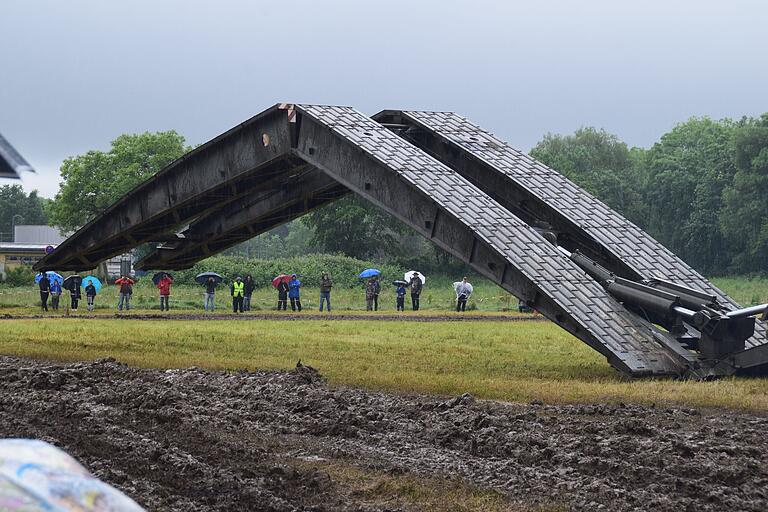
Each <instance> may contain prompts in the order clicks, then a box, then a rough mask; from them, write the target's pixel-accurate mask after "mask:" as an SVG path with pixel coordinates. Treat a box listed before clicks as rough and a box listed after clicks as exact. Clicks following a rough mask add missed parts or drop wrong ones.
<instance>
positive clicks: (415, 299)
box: [408, 272, 424, 311]
mask: <svg viewBox="0 0 768 512" xmlns="http://www.w3.org/2000/svg"><path fill="white" fill-rule="evenodd" d="M408 285H409V286H410V288H411V306H412V307H413V310H414V311H418V310H419V295H421V289H422V288H423V286H424V285H423V283H422V282H421V276H420V275H419V273H418V272H414V273H413V277H411V281H410V282H409V283H408Z"/></svg>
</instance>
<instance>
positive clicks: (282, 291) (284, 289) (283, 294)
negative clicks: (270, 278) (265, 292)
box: [277, 281, 288, 300]
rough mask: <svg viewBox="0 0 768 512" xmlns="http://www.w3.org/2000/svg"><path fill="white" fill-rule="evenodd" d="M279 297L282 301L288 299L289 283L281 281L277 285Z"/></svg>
mask: <svg viewBox="0 0 768 512" xmlns="http://www.w3.org/2000/svg"><path fill="white" fill-rule="evenodd" d="M277 297H278V298H279V299H280V300H285V299H287V298H288V283H286V282H285V281H280V282H279V283H278V285H277Z"/></svg>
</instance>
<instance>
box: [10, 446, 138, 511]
mask: <svg viewBox="0 0 768 512" xmlns="http://www.w3.org/2000/svg"><path fill="white" fill-rule="evenodd" d="M0 510H3V511H8V512H22V511H23V512H38V511H41V512H42V511H54V512H70V511H78V512H107V511H110V512H111V511H121V512H140V511H143V510H144V509H142V508H141V507H140V506H139V505H138V504H137V503H136V502H135V501H133V500H132V499H131V498H129V497H128V496H126V495H125V494H123V493H121V492H120V491H118V490H117V489H115V488H114V487H112V486H110V485H108V484H106V483H104V482H102V481H101V480H99V479H98V478H95V477H94V476H93V475H91V474H90V473H88V471H87V470H86V469H85V468H84V467H83V466H81V465H80V464H79V463H78V462H77V461H76V460H75V459H73V458H72V457H70V456H69V455H67V454H66V453H64V452H63V451H61V450H59V449H58V448H56V447H54V446H52V445H50V444H48V443H45V442H43V441H36V440H33V439H3V440H0Z"/></svg>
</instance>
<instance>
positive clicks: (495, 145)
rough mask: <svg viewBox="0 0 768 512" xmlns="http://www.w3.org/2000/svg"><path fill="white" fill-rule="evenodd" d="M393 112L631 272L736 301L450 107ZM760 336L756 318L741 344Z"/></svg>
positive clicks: (754, 341) (621, 219) (562, 178)
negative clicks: (551, 213)
mask: <svg viewBox="0 0 768 512" xmlns="http://www.w3.org/2000/svg"><path fill="white" fill-rule="evenodd" d="M398 112H399V113H401V114H402V115H403V116H405V117H406V118H408V119H409V120H411V121H413V122H414V123H416V124H417V125H418V126H419V127H421V128H423V129H426V130H429V131H431V132H432V133H434V134H435V135H437V136H439V137H441V138H442V139H443V140H444V141H446V142H448V143H450V144H453V145H454V146H455V147H456V148H459V149H460V150H462V151H465V152H466V153H468V154H470V155H471V156H473V157H474V158H476V159H478V160H479V161H481V162H483V163H484V164H486V165H487V166H489V167H491V168H493V169H495V170H497V171H498V172H499V173H502V174H503V175H504V176H506V177H507V178H508V179H509V180H510V181H511V182H513V183H514V184H516V185H518V186H520V187H522V188H524V189H525V190H526V191H528V193H530V195H531V196H533V197H535V198H537V199H539V200H540V201H542V202H544V203H545V204H546V205H547V206H549V207H550V208H552V209H553V210H555V211H556V212H557V214H559V215H561V216H562V217H563V218H564V219H566V220H567V221H568V222H570V223H571V224H572V225H573V226H574V227H575V228H577V229H579V230H582V231H583V232H584V233H586V234H587V236H589V237H591V238H592V239H593V240H594V241H595V242H596V243H597V244H599V245H600V246H602V247H603V248H604V249H605V250H607V251H609V252H610V253H612V254H613V255H614V256H615V257H616V258H617V259H619V260H621V261H622V262H623V263H624V264H626V265H627V266H629V267H630V268H631V269H633V270H634V271H635V272H636V273H637V275H639V276H642V277H643V278H646V279H649V278H662V279H667V280H670V281H674V282H675V283H678V284H682V285H684V286H688V287H690V288H694V289H697V290H701V291H703V292H706V293H708V294H713V295H716V296H717V297H718V299H719V301H720V302H721V303H724V304H730V305H732V306H733V307H734V308H739V307H740V306H739V305H738V304H737V303H736V302H735V301H734V300H733V299H731V298H730V297H729V296H728V295H726V294H725V293H724V292H723V291H721V290H720V289H718V288H717V287H716V286H714V285H713V284H712V283H710V282H709V281H707V279H705V278H704V277H703V276H702V275H701V274H699V273H698V272H696V271H695V270H694V269H693V268H691V267H690V266H689V265H688V264H686V263H685V262H684V261H683V260H681V259H680V258H678V257H677V256H676V255H675V254H673V253H672V252H671V251H670V250H669V249H667V248H666V247H664V246H663V245H662V244H660V243H659V242H657V241H656V240H654V239H653V238H652V237H651V236H650V235H648V234H647V233H645V232H644V231H643V230H641V229H640V228H638V227H637V226H636V225H634V224H633V223H631V222H630V221H628V220H627V219H625V218H624V217H622V216H621V215H620V214H619V213H617V212H615V211H614V210H612V209H611V208H609V207H608V206H607V205H605V204H604V203H603V202H602V201H600V200H598V199H597V198H595V197H594V196H592V195H591V194H589V193H588V192H586V191H585V190H583V189H582V188H580V187H578V186H577V185H575V184H574V183H573V182H572V181H570V180H569V179H567V178H566V177H565V176H563V175H562V174H560V173H558V172H557V171H555V170H553V169H551V168H549V167H547V166H546V165H544V164H542V163H541V162H539V161H537V160H535V159H533V158H532V157H530V156H528V155H526V154H525V153H523V152H521V151H518V150H516V149H514V148H512V147H511V146H509V144H507V143H506V142H504V141H502V140H501V139H499V138H497V137H495V136H494V135H492V134H491V133H489V132H487V131H485V130H483V129H482V128H481V127H479V126H477V125H476V124H474V123H472V122H471V121H469V120H467V119H466V118H464V117H461V116H460V115H458V114H455V113H453V112H429V111H398ZM766 341H767V340H766V337H765V327H764V325H762V324H758V326H757V330H756V332H755V335H754V336H753V337H752V338H751V339H749V340H747V346H748V347H753V346H757V345H761V344H763V343H766Z"/></svg>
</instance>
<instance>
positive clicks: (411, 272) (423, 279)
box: [405, 270, 427, 284]
mask: <svg viewBox="0 0 768 512" xmlns="http://www.w3.org/2000/svg"><path fill="white" fill-rule="evenodd" d="M416 274H419V280H420V281H421V284H424V283H425V282H426V281H427V278H426V277H424V274H422V273H421V272H416V271H415V270H409V271H408V272H406V273H405V280H406V281H407V282H410V281H411V280H412V279H413V276H414V275H416Z"/></svg>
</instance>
